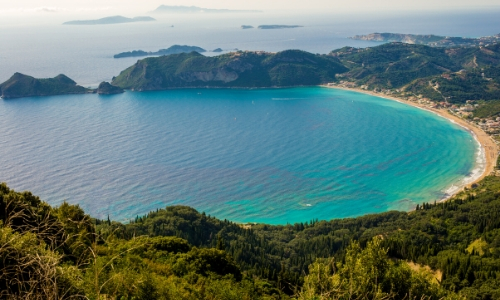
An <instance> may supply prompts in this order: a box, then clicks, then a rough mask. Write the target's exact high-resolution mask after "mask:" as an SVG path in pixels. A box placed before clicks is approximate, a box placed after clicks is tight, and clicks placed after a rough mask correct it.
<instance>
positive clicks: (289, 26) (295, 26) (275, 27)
mask: <svg viewBox="0 0 500 300" xmlns="http://www.w3.org/2000/svg"><path fill="white" fill-rule="evenodd" d="M298 27H304V26H301V25H260V26H259V27H257V28H259V29H286V28H298Z"/></svg>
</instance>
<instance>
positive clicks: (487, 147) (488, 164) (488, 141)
mask: <svg viewBox="0 0 500 300" xmlns="http://www.w3.org/2000/svg"><path fill="white" fill-rule="evenodd" d="M322 87H326V88H333V89H341V90H347V91H353V92H358V93H363V94H368V95H371V96H375V97H380V98H384V99H389V100H393V101H398V102H401V103H404V104H408V105H411V106H413V107H417V108H420V109H424V110H427V111H430V112H433V113H435V114H437V115H439V116H441V117H443V118H446V119H448V120H449V121H450V122H452V123H455V124H458V125H460V126H462V127H464V128H465V129H467V130H468V131H470V132H471V133H472V135H473V136H474V137H475V139H476V140H477V141H478V142H479V144H480V146H481V148H482V151H483V153H484V164H482V170H480V172H479V173H478V174H477V175H476V176H473V177H472V178H470V180H468V181H466V182H463V183H461V184H459V185H455V186H454V187H451V188H450V190H449V191H447V196H446V198H445V199H441V200H442V201H444V200H447V199H449V198H451V197H452V196H454V195H456V194H457V193H459V192H461V191H462V190H463V189H464V187H470V186H471V185H472V184H474V183H476V182H479V181H481V180H482V179H483V178H484V177H486V176H488V175H490V174H492V173H493V172H494V171H495V166H496V162H497V157H498V146H497V144H496V143H495V141H494V140H493V139H492V138H491V137H490V136H489V135H488V134H487V133H486V132H484V131H483V130H482V129H481V128H479V127H477V126H475V125H474V124H471V123H469V122H467V121H465V120H464V119H462V118H459V117H457V116H455V115H452V114H451V113H450V112H448V110H446V109H436V108H430V107H427V106H425V105H420V104H418V103H415V102H411V101H407V100H404V99H401V98H397V97H392V96H389V95H384V94H379V93H375V92H371V91H367V90H363V89H357V88H347V87H340V86H328V85H322Z"/></svg>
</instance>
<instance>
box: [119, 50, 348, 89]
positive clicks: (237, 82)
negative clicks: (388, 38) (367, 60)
mask: <svg viewBox="0 0 500 300" xmlns="http://www.w3.org/2000/svg"><path fill="white" fill-rule="evenodd" d="M345 71H347V68H345V67H344V66H343V65H342V64H341V63H340V62H339V61H338V59H336V58H334V57H331V56H318V55H314V54H311V53H307V52H304V51H299V50H287V51H283V52H278V53H276V54H272V53H265V52H242V51H240V52H233V53H228V54H222V55H219V56H215V57H206V56H203V55H201V54H199V53H196V52H192V53H183V54H172V55H168V56H161V57H150V58H145V59H143V60H139V61H138V62H137V63H136V64H135V65H133V66H132V67H130V68H128V69H126V70H124V71H122V72H121V73H120V75H119V76H117V77H116V78H115V79H114V80H113V82H112V84H113V85H116V86H119V87H121V88H124V89H134V90H161V89H168V88H180V87H273V86H299V85H318V84H322V83H327V82H331V81H335V80H336V79H335V75H336V74H338V73H342V72H345Z"/></svg>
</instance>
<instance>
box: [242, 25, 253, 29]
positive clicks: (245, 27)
mask: <svg viewBox="0 0 500 300" xmlns="http://www.w3.org/2000/svg"><path fill="white" fill-rule="evenodd" d="M252 28H254V27H253V26H252V25H241V29H252Z"/></svg>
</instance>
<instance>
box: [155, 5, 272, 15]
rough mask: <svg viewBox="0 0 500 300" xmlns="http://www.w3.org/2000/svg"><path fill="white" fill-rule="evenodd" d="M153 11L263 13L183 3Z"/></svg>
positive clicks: (160, 7) (163, 6) (171, 12)
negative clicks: (185, 4) (184, 4)
mask: <svg viewBox="0 0 500 300" xmlns="http://www.w3.org/2000/svg"><path fill="white" fill-rule="evenodd" d="M152 12H153V13H169V14H193V13H261V12H262V11H261V10H242V9H214V8H203V7H198V6H183V5H179V6H177V5H175V6H172V5H160V6H159V7H158V8H156V9H155V10H154V11H152Z"/></svg>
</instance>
